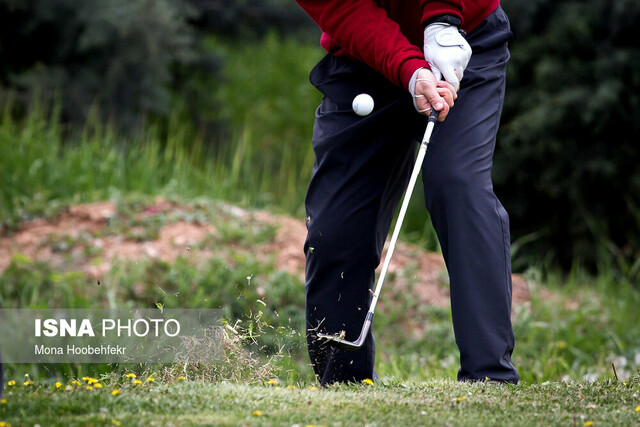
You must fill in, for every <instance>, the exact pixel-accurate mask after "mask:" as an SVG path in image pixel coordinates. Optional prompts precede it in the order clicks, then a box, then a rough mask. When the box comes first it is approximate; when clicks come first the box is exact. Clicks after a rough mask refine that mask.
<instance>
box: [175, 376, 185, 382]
mask: <svg viewBox="0 0 640 427" xmlns="http://www.w3.org/2000/svg"><path fill="white" fill-rule="evenodd" d="M177 379H178V381H184V380H186V378H185V377H178V378H177Z"/></svg>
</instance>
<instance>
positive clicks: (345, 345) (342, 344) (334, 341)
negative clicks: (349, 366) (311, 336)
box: [318, 333, 364, 351]
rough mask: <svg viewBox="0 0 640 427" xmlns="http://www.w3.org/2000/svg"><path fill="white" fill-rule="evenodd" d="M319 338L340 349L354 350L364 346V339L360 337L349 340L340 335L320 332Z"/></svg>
mask: <svg viewBox="0 0 640 427" xmlns="http://www.w3.org/2000/svg"><path fill="white" fill-rule="evenodd" d="M318 338H320V339H321V340H323V341H325V343H326V344H329V345H330V346H333V347H336V348H339V349H340V350H346V351H354V350H357V349H359V348H360V347H362V344H364V340H363V339H362V340H361V339H360V338H358V339H357V340H356V341H347V340H345V339H342V338H340V337H339V336H338V335H329V334H322V333H320V334H318Z"/></svg>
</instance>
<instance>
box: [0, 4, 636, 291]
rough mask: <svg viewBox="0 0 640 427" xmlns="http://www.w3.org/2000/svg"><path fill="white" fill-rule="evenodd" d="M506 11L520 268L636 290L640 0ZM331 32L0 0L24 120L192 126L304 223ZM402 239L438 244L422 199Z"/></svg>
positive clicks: (206, 144) (274, 9) (3, 70)
mask: <svg viewBox="0 0 640 427" xmlns="http://www.w3.org/2000/svg"><path fill="white" fill-rule="evenodd" d="M502 6H503V8H504V9H505V10H506V11H507V13H508V15H509V17H510V19H511V23H512V30H513V32H514V39H513V40H512V41H511V44H510V49H511V53H512V59H511V62H510V65H509V71H508V72H509V78H508V86H507V98H506V103H505V108H504V114H503V121H502V126H501V129H500V133H499V141H498V147H497V149H496V155H495V167H494V176H495V187H496V191H497V193H498V195H499V197H500V198H501V200H502V201H503V204H504V205H505V206H506V208H507V210H508V211H509V213H510V215H511V226H512V238H513V241H514V245H513V250H514V268H515V269H516V270H520V271H522V270H525V269H526V268H527V267H528V266H531V265H544V266H552V267H554V268H555V267H561V268H563V269H564V270H565V271H568V270H569V269H570V268H571V267H572V266H575V265H584V266H588V267H589V268H591V269H592V270H593V271H603V270H607V269H615V270H617V271H619V272H620V274H622V275H624V276H625V277H632V278H634V280H635V281H637V279H638V277H639V276H640V260H639V259H640V256H639V254H640V237H638V236H640V171H639V169H638V168H637V167H636V165H637V163H638V160H639V157H640V155H639V154H638V150H637V149H636V147H635V140H636V137H635V135H636V134H637V131H638V127H639V125H638V123H640V121H639V120H638V119H639V118H640V101H639V96H638V94H640V90H639V89H640V88H639V85H640V66H639V65H640V38H639V37H638V36H637V31H636V28H637V24H638V23H639V21H640V3H638V2H637V1H633V0H622V1H617V2H608V1H606V0H586V1H577V0H558V1H552V0H533V1H531V0H503V1H502ZM318 37H319V30H318V29H317V28H316V27H315V25H314V24H313V23H312V22H311V21H310V20H309V19H308V17H306V15H305V14H304V13H303V12H302V11H301V9H300V8H299V7H298V6H297V5H296V4H295V2H293V1H288V0H260V1H244V0H243V1H231V0H158V1H148V0H127V1H124V0H114V1H109V2H104V1H100V0H87V1H83V2H76V1H73V0H29V1H18V0H0V85H1V87H0V102H2V105H4V106H5V109H7V110H8V111H9V112H10V115H11V117H12V118H13V119H15V120H17V121H21V120H26V118H27V117H28V116H29V114H30V112H32V111H33V110H34V108H36V107H37V108H39V109H44V110H45V112H47V111H49V112H52V113H53V114H54V115H55V116H56V119H55V121H57V120H59V121H60V123H61V124H62V127H61V129H60V131H61V135H62V138H63V139H65V138H66V136H67V135H69V134H71V133H74V132H77V130H78V129H86V127H87V120H89V122H90V127H91V126H92V127H94V128H95V127H96V126H104V124H105V123H106V124H107V127H109V128H110V129H112V130H113V132H114V134H113V138H115V139H118V140H120V141H121V144H122V145H123V147H122V149H123V150H125V151H126V150H128V149H130V148H129V147H127V144H130V143H131V142H130V141H135V140H136V138H133V139H131V138H121V136H119V135H132V134H136V133H144V132H146V131H147V130H149V129H152V130H153V132H155V133H154V135H156V137H157V138H159V139H160V141H161V142H162V144H163V145H164V146H166V147H169V149H170V150H171V148H170V147H172V143H170V142H169V139H170V136H169V135H172V137H175V136H176V132H174V131H175V130H176V129H177V128H178V127H179V128H180V131H179V134H180V135H181V137H180V139H181V140H182V141H183V142H182V143H181V145H182V146H184V147H185V148H186V149H187V151H190V152H191V154H190V157H189V158H190V159H191V160H192V161H193V162H195V164H197V165H200V166H202V164H204V163H206V162H208V161H210V160H211V161H214V162H215V166H210V167H209V168H210V170H213V171H214V172H212V173H213V174H214V175H215V177H216V179H220V180H222V182H219V181H218V182H217V185H218V186H222V187H225V188H226V189H227V191H226V194H227V196H228V197H230V198H231V199H233V200H235V201H242V202H246V203H251V204H253V205H254V206H270V207H277V208H281V209H283V210H285V211H287V212H289V213H293V214H296V215H301V216H302V215H304V212H302V202H303V198H304V191H305V187H306V181H307V179H308V175H309V173H310V168H311V166H310V165H311V162H312V157H311V156H312V154H311V150H310V147H309V141H310V137H311V128H312V122H313V109H314V107H315V105H316V104H317V103H318V101H319V94H317V93H316V92H315V91H314V89H313V88H312V87H311V85H310V84H309V83H308V81H307V74H308V72H309V70H310V68H311V67H312V66H313V64H314V63H315V62H316V61H317V60H318V59H319V58H320V57H321V56H322V55H323V52H322V50H321V49H320V48H319V47H318ZM54 107H55V108H54ZM127 141H129V142H127ZM174 142H175V141H174ZM205 169H206V168H205ZM3 179H4V182H5V185H14V184H11V182H12V180H11V179H10V178H9V177H7V176H6V175H5V176H4V178H3ZM232 186H233V191H231V190H230V189H231V188H232ZM7 191H8V190H5V192H7ZM7 203H8V204H7V206H11V205H12V204H13V205H15V203H14V202H11V203H9V202H7ZM0 208H2V209H0V211H3V212H4V213H3V215H6V211H7V208H6V206H5V207H0ZM3 222H5V223H6V217H5V219H3ZM405 237H408V238H410V239H412V240H414V241H417V242H420V243H422V244H423V245H425V246H426V247H428V248H430V249H437V242H436V240H435V237H434V234H433V231H432V229H431V228H430V226H429V225H428V221H427V217H426V215H425V213H424V209H423V207H422V203H421V202H420V201H419V200H418V201H415V202H414V203H413V204H412V207H411V211H410V218H409V219H408V221H407V229H406V233H405Z"/></svg>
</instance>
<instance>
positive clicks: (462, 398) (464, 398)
mask: <svg viewBox="0 0 640 427" xmlns="http://www.w3.org/2000/svg"><path fill="white" fill-rule="evenodd" d="M456 400H457V401H458V402H462V401H463V400H467V398H466V397H464V396H462V397H459V398H457V399H456Z"/></svg>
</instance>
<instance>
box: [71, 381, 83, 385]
mask: <svg viewBox="0 0 640 427" xmlns="http://www.w3.org/2000/svg"><path fill="white" fill-rule="evenodd" d="M71 384H73V385H76V386H78V385H82V383H81V382H80V381H78V380H73V381H71Z"/></svg>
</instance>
